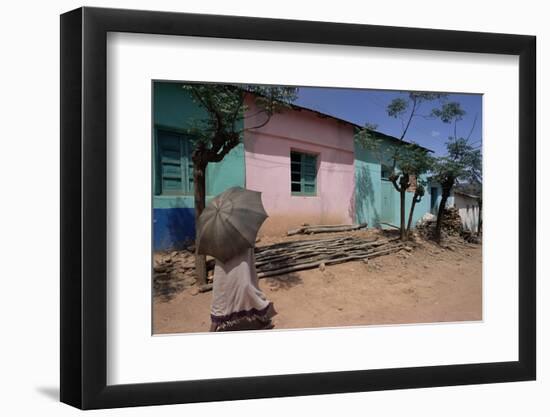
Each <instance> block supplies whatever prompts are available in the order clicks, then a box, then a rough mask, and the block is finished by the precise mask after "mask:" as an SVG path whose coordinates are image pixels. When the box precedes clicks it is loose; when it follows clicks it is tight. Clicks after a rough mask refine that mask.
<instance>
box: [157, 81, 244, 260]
mask: <svg viewBox="0 0 550 417" xmlns="http://www.w3.org/2000/svg"><path fill="white" fill-rule="evenodd" d="M182 85H183V83H181V82H165V81H162V82H160V81H156V82H154V83H153V118H154V127H155V129H154V131H153V139H154V138H155V135H156V130H157V129H163V130H173V131H176V132H185V131H186V130H187V129H188V128H189V127H191V126H192V123H193V122H194V121H196V120H197V119H202V118H205V117H206V113H205V112H204V111H203V110H202V108H201V107H200V106H198V105H197V104H196V103H195V102H194V101H193V100H192V99H191V97H190V96H189V93H187V92H186V91H185V90H184V89H183V88H182ZM153 149H155V151H156V149H157V148H156V146H155V147H153ZM155 159H156V158H154V160H155ZM153 169H154V167H153ZM153 174H154V172H153ZM156 180H157V179H156V176H155V175H153V186H154V189H155V190H156V189H157V187H156ZM234 186H240V187H243V188H244V186H245V163H244V146H243V144H242V143H240V144H239V145H237V146H236V147H235V148H233V149H232V150H231V151H230V152H229V153H228V154H227V155H226V156H225V157H224V159H223V160H222V161H221V162H218V163H211V164H209V165H208V167H207V170H206V194H207V197H206V202H207V203H208V201H209V200H210V199H211V198H212V197H214V196H216V195H218V194H219V193H221V192H223V191H225V190H226V189H228V188H230V187H234ZM194 238H195V209H194V198H193V195H191V194H188V195H159V194H157V193H156V194H155V195H154V196H153V249H154V250H155V251H161V250H172V249H180V248H183V247H185V246H187V245H188V244H189V243H190V242H192V241H193V240H194Z"/></svg>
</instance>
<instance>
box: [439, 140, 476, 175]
mask: <svg viewBox="0 0 550 417" xmlns="http://www.w3.org/2000/svg"><path fill="white" fill-rule="evenodd" d="M446 145H447V155H445V156H443V157H440V158H438V159H437V160H436V161H435V163H434V165H433V169H432V172H433V179H434V180H436V181H438V182H439V183H441V184H450V185H455V184H456V182H458V181H464V182H470V183H473V182H477V183H479V184H481V178H482V157H481V151H480V150H479V149H475V148H474V147H472V146H471V145H470V144H469V143H468V141H467V140H466V139H464V138H459V139H453V138H449V141H448V142H447V144H446Z"/></svg>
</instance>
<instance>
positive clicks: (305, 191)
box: [290, 151, 317, 195]
mask: <svg viewBox="0 0 550 417" xmlns="http://www.w3.org/2000/svg"><path fill="white" fill-rule="evenodd" d="M290 191H291V193H292V195H316V194H317V156H316V155H312V154H307V153H302V152H296V151H291V152H290Z"/></svg>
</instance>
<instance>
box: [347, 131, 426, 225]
mask: <svg viewBox="0 0 550 417" xmlns="http://www.w3.org/2000/svg"><path fill="white" fill-rule="evenodd" d="M376 135H377V139H379V140H381V141H382V142H381V145H380V149H382V151H381V152H378V153H375V152H373V151H369V150H366V149H365V148H363V147H362V146H361V145H359V144H358V143H357V142H356V141H355V145H354V147H355V217H356V222H357V223H367V224H368V225H369V227H382V228H385V227H387V226H386V224H392V225H396V226H399V224H400V221H401V220H400V213H401V211H400V210H401V206H400V201H399V193H398V192H397V190H395V188H394V186H393V184H392V182H391V181H390V180H389V179H388V176H389V175H390V174H391V169H390V167H391V161H390V157H389V152H388V150H387V148H389V147H390V146H391V145H395V143H396V141H397V140H398V139H396V138H394V137H392V136H388V135H385V134H383V133H380V132H376ZM423 179H425V178H423ZM428 190H429V187H428ZM428 190H427V191H426V193H425V195H424V197H422V200H421V201H420V202H419V203H417V204H416V206H415V209H414V213H413V222H412V225H413V226H414V225H415V224H416V222H417V221H418V220H419V219H420V218H421V217H422V216H423V215H424V214H425V213H427V212H430V209H431V206H432V204H431V195H430V193H429V192H428ZM413 195H414V190H413V189H411V190H410V191H407V192H406V193H405V207H406V210H405V216H406V219H408V218H409V212H410V207H411V203H412V198H413Z"/></svg>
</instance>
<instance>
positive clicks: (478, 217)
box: [477, 198, 482, 236]
mask: <svg viewBox="0 0 550 417" xmlns="http://www.w3.org/2000/svg"><path fill="white" fill-rule="evenodd" d="M478 203H479V211H478V213H477V235H478V236H481V223H482V221H481V206H482V200H481V198H480V199H479V200H478Z"/></svg>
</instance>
